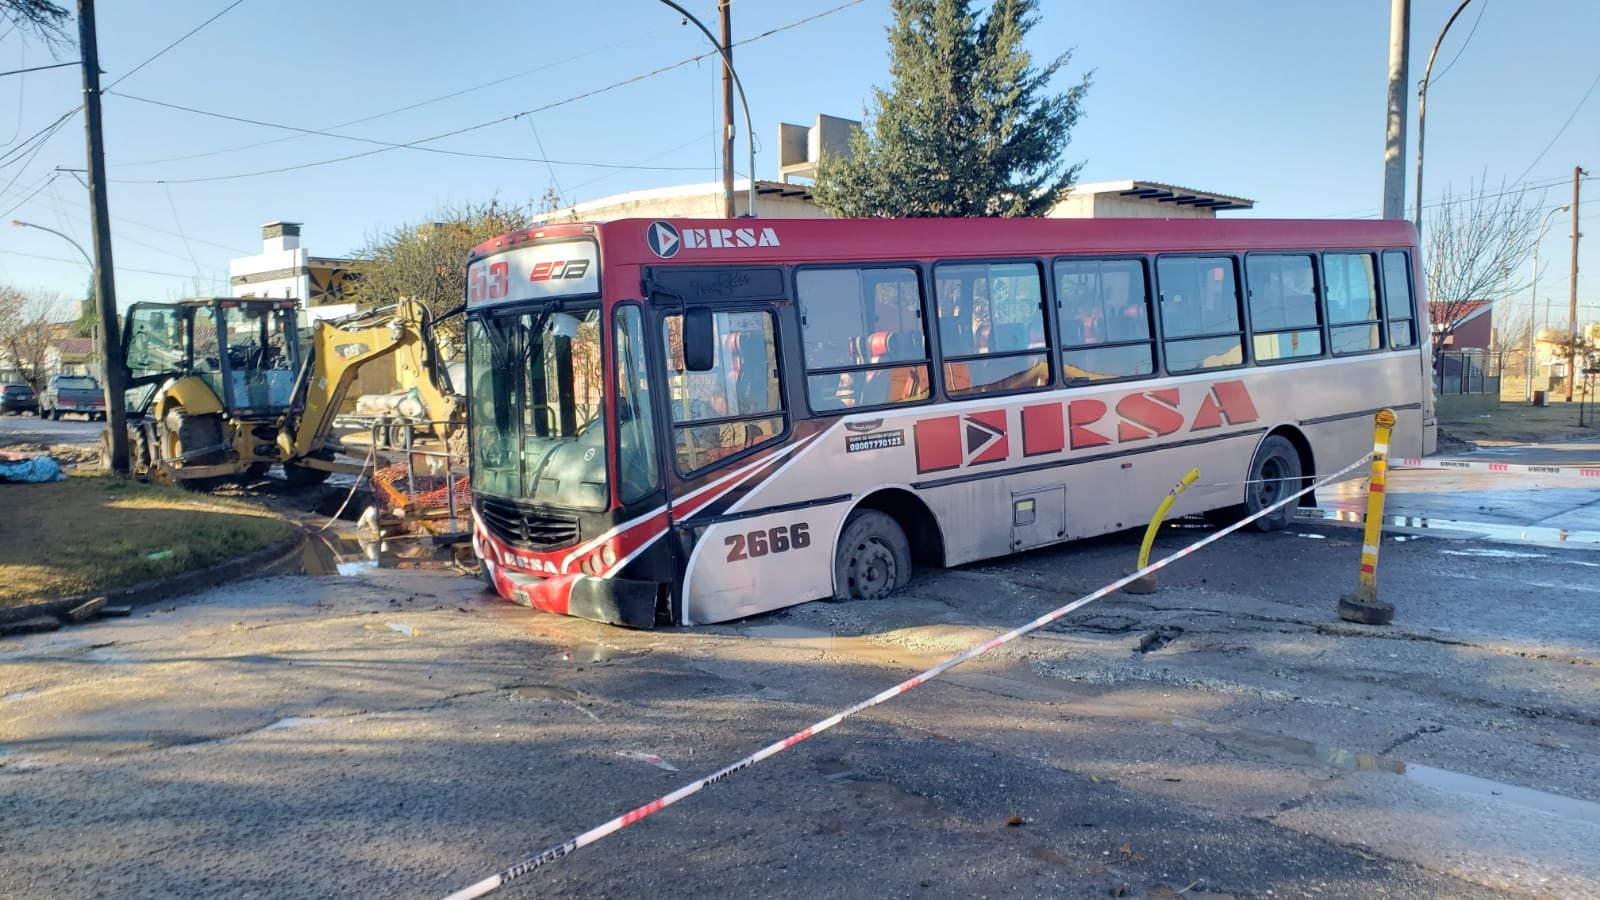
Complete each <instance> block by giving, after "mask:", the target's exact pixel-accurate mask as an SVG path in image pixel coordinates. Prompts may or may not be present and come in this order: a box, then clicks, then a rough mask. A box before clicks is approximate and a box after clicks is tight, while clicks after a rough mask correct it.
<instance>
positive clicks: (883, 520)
mask: <svg viewBox="0 0 1600 900" xmlns="http://www.w3.org/2000/svg"><path fill="white" fill-rule="evenodd" d="M833 583H834V585H835V587H834V598H835V599H838V600H881V599H882V598H884V597H887V596H889V595H890V594H892V593H894V592H895V591H898V590H900V589H901V588H903V587H905V586H906V585H908V584H910V583H911V544H910V543H908V542H907V541H906V533H905V532H904V531H902V530H901V529H900V525H899V524H898V523H896V522H895V520H894V519H893V518H892V517H890V516H889V514H887V513H883V512H879V511H878V510H875V509H863V510H857V511H856V512H855V513H853V514H851V516H850V518H849V519H847V520H846V521H845V523H844V533H842V534H841V535H840V536H839V549H838V550H837V551H835V555H834V559H833Z"/></svg>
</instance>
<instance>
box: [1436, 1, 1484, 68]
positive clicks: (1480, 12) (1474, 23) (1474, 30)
mask: <svg viewBox="0 0 1600 900" xmlns="http://www.w3.org/2000/svg"><path fill="white" fill-rule="evenodd" d="M1488 9H1489V0H1483V2H1482V3H1480V4H1478V17H1477V18H1476V19H1473V20H1472V30H1471V31H1469V32H1467V39H1466V40H1464V41H1462V42H1461V46H1460V47H1459V48H1458V49H1457V50H1456V55H1455V56H1452V57H1450V62H1449V63H1448V64H1446V65H1445V67H1444V69H1443V70H1441V71H1440V72H1439V74H1437V75H1435V76H1433V77H1432V78H1430V79H1428V87H1433V86H1434V85H1437V84H1438V83H1439V80H1440V79H1441V78H1443V77H1444V73H1445V72H1448V71H1450V69H1451V68H1452V67H1454V66H1455V64H1456V60H1458V59H1460V58H1461V54H1463V53H1465V52H1466V50H1467V45H1468V44H1470V43H1472V36H1473V35H1475V34H1477V33H1478V23H1479V22H1482V21H1483V14H1484V13H1485V12H1487V11H1488Z"/></svg>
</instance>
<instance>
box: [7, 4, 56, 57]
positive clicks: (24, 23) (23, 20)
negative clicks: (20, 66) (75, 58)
mask: <svg viewBox="0 0 1600 900" xmlns="http://www.w3.org/2000/svg"><path fill="white" fill-rule="evenodd" d="M70 18H71V13H70V12H69V11H68V10H67V8H66V7H64V6H57V5H56V4H54V3H51V2H50V0H0V22H10V23H11V28H14V29H18V30H20V31H21V32H22V35H23V37H24V38H26V37H27V36H28V35H29V34H30V33H31V34H33V35H34V36H35V37H38V38H40V39H42V40H43V41H44V42H45V43H46V44H49V45H51V46H55V47H60V46H64V45H67V44H71V43H73V39H72V36H71V35H69V34H68V33H67V29H66V24H67V22H68V20H69V19H70ZM6 30H7V31H10V30H11V29H10V28H8V29H6Z"/></svg>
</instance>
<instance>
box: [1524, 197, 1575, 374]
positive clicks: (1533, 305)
mask: <svg viewBox="0 0 1600 900" xmlns="http://www.w3.org/2000/svg"><path fill="white" fill-rule="evenodd" d="M1571 208H1572V207H1571V206H1570V205H1568V206H1558V207H1556V208H1555V209H1552V210H1550V211H1549V212H1547V213H1545V214H1544V224H1542V225H1540V226H1539V236H1538V237H1536V238H1534V240H1533V296H1532V297H1530V298H1528V365H1527V369H1528V391H1527V394H1528V402H1529V403H1532V402H1533V316H1534V313H1535V312H1537V311H1538V309H1539V244H1541V243H1543V242H1544V233H1545V231H1546V230H1547V229H1548V228H1549V227H1550V219H1551V218H1552V217H1554V216H1555V214H1556V213H1560V212H1566V211H1567V210H1569V209H1571ZM1544 327H1546V328H1549V327H1550V301H1549V300H1545V301H1544Z"/></svg>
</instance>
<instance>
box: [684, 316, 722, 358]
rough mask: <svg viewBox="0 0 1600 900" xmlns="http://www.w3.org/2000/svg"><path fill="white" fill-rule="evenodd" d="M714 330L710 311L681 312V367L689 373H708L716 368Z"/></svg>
mask: <svg viewBox="0 0 1600 900" xmlns="http://www.w3.org/2000/svg"><path fill="white" fill-rule="evenodd" d="M715 332H716V329H715V327H714V326H713V325H712V322H711V310H709V309H706V308H705V307H699V308H693V309H686V310H684V312H683V365H684V368H686V369H688V370H689V371H691V372H709V371H711V370H712V369H715V368H716V367H717V352H716V333H715Z"/></svg>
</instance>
